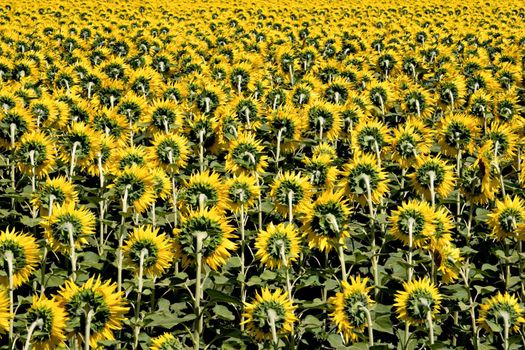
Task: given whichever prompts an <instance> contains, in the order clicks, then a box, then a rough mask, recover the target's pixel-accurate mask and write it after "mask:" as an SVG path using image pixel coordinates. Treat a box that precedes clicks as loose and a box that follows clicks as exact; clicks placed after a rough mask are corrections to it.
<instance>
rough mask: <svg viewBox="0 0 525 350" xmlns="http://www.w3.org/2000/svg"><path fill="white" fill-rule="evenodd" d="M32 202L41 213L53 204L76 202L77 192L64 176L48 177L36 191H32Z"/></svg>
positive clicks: (46, 211) (43, 213)
mask: <svg viewBox="0 0 525 350" xmlns="http://www.w3.org/2000/svg"><path fill="white" fill-rule="evenodd" d="M31 202H32V204H33V205H35V206H37V207H39V208H40V209H41V210H44V211H45V212H42V213H41V214H42V215H45V214H47V213H48V212H49V210H51V208H52V207H53V205H59V206H61V205H64V204H68V203H77V202H78V193H77V191H76V190H75V187H74V185H73V184H72V183H71V182H70V181H68V180H67V179H66V178H65V177H63V176H59V177H55V178H48V179H47V180H46V181H45V182H42V183H40V184H39V187H38V188H37V191H35V192H34V193H33V199H32V201H31Z"/></svg>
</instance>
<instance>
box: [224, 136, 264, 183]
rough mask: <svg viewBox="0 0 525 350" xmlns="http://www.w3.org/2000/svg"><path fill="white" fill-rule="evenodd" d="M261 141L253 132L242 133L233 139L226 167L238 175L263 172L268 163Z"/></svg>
mask: <svg viewBox="0 0 525 350" xmlns="http://www.w3.org/2000/svg"><path fill="white" fill-rule="evenodd" d="M263 150H264V147H263V146H262V145H261V141H259V140H256V139H255V135H254V134H252V133H248V132H247V133H242V134H240V135H239V136H238V138H237V139H235V140H233V141H231V143H230V146H229V150H228V154H227V156H226V162H225V168H226V170H227V171H229V172H232V173H234V174H236V175H240V174H245V175H248V174H252V173H254V172H255V173H261V172H263V171H264V169H265V168H266V166H267V165H268V161H267V159H268V157H267V156H265V155H264V153H263Z"/></svg>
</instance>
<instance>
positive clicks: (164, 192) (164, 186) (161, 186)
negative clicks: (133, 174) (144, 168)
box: [150, 168, 171, 200]
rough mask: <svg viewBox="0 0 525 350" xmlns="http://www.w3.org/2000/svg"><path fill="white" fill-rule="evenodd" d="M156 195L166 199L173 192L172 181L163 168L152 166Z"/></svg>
mask: <svg viewBox="0 0 525 350" xmlns="http://www.w3.org/2000/svg"><path fill="white" fill-rule="evenodd" d="M150 174H151V180H152V182H153V189H154V191H155V197H156V198H160V199H162V200H166V199H167V198H168V196H170V194H171V181H170V178H169V177H168V175H167V174H166V172H165V171H164V170H162V168H150Z"/></svg>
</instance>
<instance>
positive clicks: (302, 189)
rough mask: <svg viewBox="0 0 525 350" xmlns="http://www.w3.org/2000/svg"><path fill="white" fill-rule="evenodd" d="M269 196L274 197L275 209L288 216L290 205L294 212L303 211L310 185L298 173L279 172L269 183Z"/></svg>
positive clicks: (310, 190)
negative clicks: (270, 183)
mask: <svg viewBox="0 0 525 350" xmlns="http://www.w3.org/2000/svg"><path fill="white" fill-rule="evenodd" d="M270 196H271V197H272V198H274V201H275V207H276V209H277V211H278V212H279V213H280V214H281V215H283V216H285V217H288V215H289V210H290V205H291V207H292V208H291V209H292V210H294V211H296V212H304V208H305V205H306V204H307V203H308V201H309V199H310V197H311V196H312V185H311V184H310V182H309V181H308V179H307V178H305V177H303V176H301V174H299V173H293V172H288V171H287V172H285V173H284V174H279V175H278V176H277V178H276V179H275V180H274V182H273V183H272V185H271V190H270Z"/></svg>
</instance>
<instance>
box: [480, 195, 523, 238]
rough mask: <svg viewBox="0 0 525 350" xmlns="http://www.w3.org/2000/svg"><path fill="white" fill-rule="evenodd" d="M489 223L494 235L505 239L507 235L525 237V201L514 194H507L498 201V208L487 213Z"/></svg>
mask: <svg viewBox="0 0 525 350" xmlns="http://www.w3.org/2000/svg"><path fill="white" fill-rule="evenodd" d="M487 216H488V220H487V224H488V225H489V227H490V228H491V229H492V235H493V236H494V237H495V238H497V239H499V240H504V239H505V238H506V237H510V238H512V237H515V238H518V239H522V238H524V236H523V235H524V234H525V201H523V199H521V198H519V197H518V196H514V198H512V199H511V197H510V196H508V195H507V196H505V198H503V200H502V201H500V200H497V201H496V208H494V209H493V210H492V212H491V213H490V214H488V215H487Z"/></svg>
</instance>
